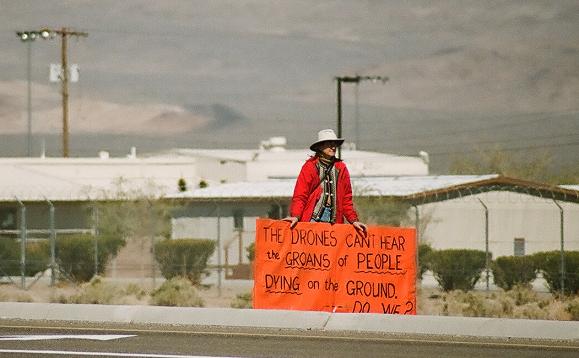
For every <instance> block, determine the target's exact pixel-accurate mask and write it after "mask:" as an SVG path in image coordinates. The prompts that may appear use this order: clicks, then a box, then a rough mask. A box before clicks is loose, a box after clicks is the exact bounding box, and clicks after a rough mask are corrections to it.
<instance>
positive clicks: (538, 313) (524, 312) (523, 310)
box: [511, 302, 547, 319]
mask: <svg viewBox="0 0 579 358" xmlns="http://www.w3.org/2000/svg"><path fill="white" fill-rule="evenodd" d="M511 318H523V319H547V313H546V312H545V310H544V309H542V308H541V307H539V304H538V303H536V302H531V303H526V304H524V305H520V306H516V307H515V308H513V314H512V317H511Z"/></svg>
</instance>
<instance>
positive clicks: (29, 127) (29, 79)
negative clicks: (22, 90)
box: [26, 41, 32, 157]
mask: <svg viewBox="0 0 579 358" xmlns="http://www.w3.org/2000/svg"><path fill="white" fill-rule="evenodd" d="M26 45H27V46H26V47H27V51H26V80H27V82H28V89H27V101H26V107H27V112H28V121H27V126H26V128H27V133H28V135H27V136H26V143H27V145H26V148H27V150H26V155H27V156H28V157H31V156H32V75H31V72H32V64H31V63H32V59H31V57H32V56H31V52H32V41H26Z"/></svg>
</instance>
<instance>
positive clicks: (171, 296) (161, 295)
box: [151, 276, 205, 307]
mask: <svg viewBox="0 0 579 358" xmlns="http://www.w3.org/2000/svg"><path fill="white" fill-rule="evenodd" d="M151 304H153V305H155V306H177V307H203V306H205V303H204V302H203V299H201V297H199V293H198V292H197V289H196V288H195V286H193V284H192V283H191V281H189V280H188V279H186V278H184V277H179V276H177V277H173V278H172V279H170V280H167V281H165V282H164V283H163V284H162V285H161V287H159V288H158V289H156V290H155V291H154V292H153V293H152V294H151Z"/></svg>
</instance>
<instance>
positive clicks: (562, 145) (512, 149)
mask: <svg viewBox="0 0 579 358" xmlns="http://www.w3.org/2000/svg"><path fill="white" fill-rule="evenodd" d="M576 145H579V141H576V142H569V143H557V144H539V145H530V146H524V147H512V148H500V150H501V151H506V152H516V151H521V150H529V149H541V148H559V147H569V146H576ZM491 150H494V148H489V149H486V150H485V149H479V150H474V149H473V150H460V151H450V152H433V153H431V152H429V153H428V154H429V155H452V154H470V153H480V152H488V151H491Z"/></svg>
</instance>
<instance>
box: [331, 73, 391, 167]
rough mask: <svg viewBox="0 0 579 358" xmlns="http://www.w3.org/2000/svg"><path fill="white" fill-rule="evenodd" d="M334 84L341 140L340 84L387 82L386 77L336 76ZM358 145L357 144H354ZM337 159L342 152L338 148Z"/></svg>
mask: <svg viewBox="0 0 579 358" xmlns="http://www.w3.org/2000/svg"><path fill="white" fill-rule="evenodd" d="M335 79H336V82H337V84H338V88H337V101H336V102H337V106H338V109H337V111H338V125H337V126H338V138H342V82H344V83H355V84H356V86H357V85H358V84H359V83H360V82H362V81H372V82H378V81H381V82H382V83H386V81H388V80H389V78H388V77H385V76H359V75H356V76H336V77H335ZM356 144H358V143H356ZM337 154H338V155H337V157H338V159H339V158H340V157H341V156H342V150H341V148H340V147H338V153H337Z"/></svg>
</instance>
